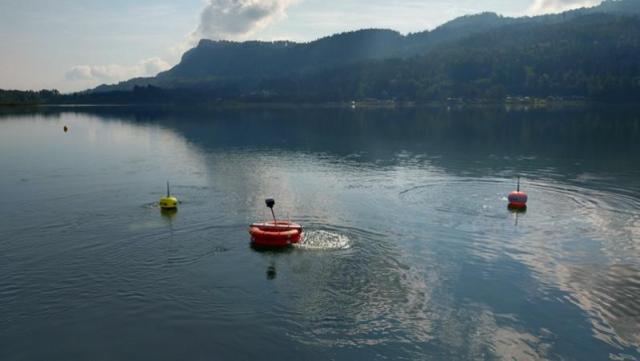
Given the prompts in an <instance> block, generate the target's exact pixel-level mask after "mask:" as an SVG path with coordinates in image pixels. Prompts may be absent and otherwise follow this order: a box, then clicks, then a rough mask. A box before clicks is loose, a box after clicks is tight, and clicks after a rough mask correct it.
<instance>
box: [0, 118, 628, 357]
mask: <svg viewBox="0 0 640 361" xmlns="http://www.w3.org/2000/svg"><path fill="white" fill-rule="evenodd" d="M638 114H640V112H638V111H637V109H634V108H624V107H616V108H614V109H607V108H599V107H589V108H586V109H559V110H528V111H524V110H523V111H513V110H511V111H508V110H505V109H431V108H414V109H314V108H293V109H277V108H271V109H269V108H255V109H220V110H198V109H177V108H156V109H150V108H124V107H112V108H91V107H82V108H44V109H42V110H39V111H34V110H28V109H27V110H24V109H18V108H16V109H9V110H6V109H5V110H3V111H2V112H0V169H2V172H0V189H1V193H0V194H1V204H2V213H1V216H0V359H2V360H12V361H14V360H142V359H149V360H223V359H237V360H249V359H258V360H259V359H273V360H300V359H308V360H328V359H333V360H380V359H393V360H400V359H405V360H426V359H432V360H500V359H505V360H639V359H640V116H639V115H638ZM65 125H66V126H68V128H69V130H68V132H66V133H65V132H64V131H63V126H65ZM517 176H521V177H522V188H523V190H525V191H526V192H527V193H528V194H529V199H530V200H529V207H528V210H527V211H526V212H525V213H513V212H511V211H509V210H508V209H507V199H506V196H507V194H508V193H509V192H510V191H512V190H514V189H515V186H516V184H515V182H516V177H517ZM166 181H169V182H171V185H172V187H171V188H172V193H173V194H174V195H176V196H177V197H178V198H179V199H180V200H181V202H182V203H181V204H180V207H179V210H178V211H177V212H175V213H163V212H161V211H160V210H159V209H158V207H157V206H156V202H157V201H158V199H159V198H160V197H161V196H162V195H163V194H164V192H165V182H166ZM267 197H274V198H275V199H276V202H277V203H276V207H275V211H276V215H278V216H280V217H281V218H290V219H291V220H294V221H297V222H299V223H301V224H303V225H304V226H305V231H306V239H305V242H304V243H302V244H301V245H299V246H296V247H293V248H291V249H289V250H286V251H280V252H275V251H261V250H255V249H252V248H251V247H250V239H249V234H248V232H247V230H248V225H249V224H250V223H252V222H254V221H259V220H265V219H268V218H269V217H270V213H269V210H268V209H267V208H266V207H265V206H264V199H265V198H267Z"/></svg>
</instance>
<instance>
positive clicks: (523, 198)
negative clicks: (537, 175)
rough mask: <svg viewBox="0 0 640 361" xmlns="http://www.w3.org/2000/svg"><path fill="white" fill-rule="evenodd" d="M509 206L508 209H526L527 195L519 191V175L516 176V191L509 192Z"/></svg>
mask: <svg viewBox="0 0 640 361" xmlns="http://www.w3.org/2000/svg"><path fill="white" fill-rule="evenodd" d="M508 199H509V208H510V209H521V210H523V209H526V208H527V201H528V200H529V197H528V196H527V194H526V193H525V192H521V191H520V177H518V188H517V190H516V191H514V192H511V193H509V198H508Z"/></svg>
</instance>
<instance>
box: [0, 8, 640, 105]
mask: <svg viewBox="0 0 640 361" xmlns="http://www.w3.org/2000/svg"><path fill="white" fill-rule="evenodd" d="M639 14H640V0H620V1H607V2H604V3H603V4H602V5H600V6H598V7H595V8H590V9H580V10H574V11H569V12H566V13H562V14H557V15H545V16H538V17H524V18H506V17H501V16H498V15H496V14H492V13H484V14H479V15H473V16H465V17H462V18H458V19H455V20H453V21H451V22H449V23H447V24H444V25H442V26H440V27H438V28H436V29H434V30H432V31H425V32H421V33H416V34H409V35H406V36H405V35H402V34H400V33H397V32H395V31H391V30H379V29H368V30H360V31H356V32H350V33H343V34H336V35H333V36H330V37H326V38H322V39H319V40H316V41H313V42H310V43H293V42H257V41H250V42H243V43H236V42H228V41H210V40H202V41H201V42H200V43H199V44H198V46H197V47H195V48H193V49H191V50H189V51H187V52H186V53H185V54H184V56H183V58H182V61H181V62H180V63H179V64H178V65H176V66H175V67H174V68H172V69H170V70H168V71H166V72H163V73H160V74H159V75H158V76H156V77H154V78H136V79H131V80H129V81H125V82H122V83H120V84H116V85H102V86H99V87H97V88H95V89H92V90H87V91H84V92H79V93H74V94H66V95H62V94H59V93H58V92H57V91H40V92H17V91H0V103H2V104H36V103H117V104H123V103H156V102H157V103H159V102H162V103H166V102H169V103H171V102H174V103H178V102H180V103H182V102H207V103H209V102H217V101H251V102H348V101H352V100H356V101H361V100H369V101H391V100H393V101H410V102H433V101H447V100H451V99H458V100H473V101H492V102H496V101H498V102H500V101H505V99H507V98H509V97H531V98H540V99H546V98H549V97H552V98H553V99H585V100H598V101H607V102H636V101H639V100H640V15H639Z"/></svg>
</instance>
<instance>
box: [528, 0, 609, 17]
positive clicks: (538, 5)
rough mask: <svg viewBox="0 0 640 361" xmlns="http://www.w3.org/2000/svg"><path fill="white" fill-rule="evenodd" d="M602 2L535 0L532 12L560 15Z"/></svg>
mask: <svg viewBox="0 0 640 361" xmlns="http://www.w3.org/2000/svg"><path fill="white" fill-rule="evenodd" d="M601 2H602V0H535V1H534V3H533V5H532V6H531V9H530V11H531V12H532V13H533V14H547V13H559V12H562V11H567V10H571V9H577V8H582V7H591V6H595V5H598V4H600V3H601Z"/></svg>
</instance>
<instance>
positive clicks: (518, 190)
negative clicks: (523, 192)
mask: <svg viewBox="0 0 640 361" xmlns="http://www.w3.org/2000/svg"><path fill="white" fill-rule="evenodd" d="M518 192H520V176H518Z"/></svg>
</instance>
